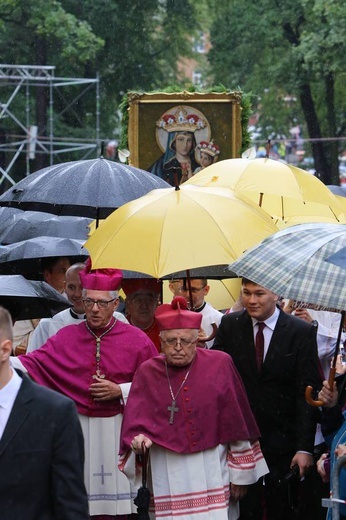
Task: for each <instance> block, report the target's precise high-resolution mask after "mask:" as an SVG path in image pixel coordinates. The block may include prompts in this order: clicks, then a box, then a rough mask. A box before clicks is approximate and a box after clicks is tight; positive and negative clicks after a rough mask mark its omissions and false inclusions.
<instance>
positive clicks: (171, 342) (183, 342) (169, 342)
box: [161, 338, 197, 347]
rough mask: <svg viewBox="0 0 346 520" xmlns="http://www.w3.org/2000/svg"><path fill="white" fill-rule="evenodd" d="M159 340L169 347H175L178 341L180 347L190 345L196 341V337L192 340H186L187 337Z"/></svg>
mask: <svg viewBox="0 0 346 520" xmlns="http://www.w3.org/2000/svg"><path fill="white" fill-rule="evenodd" d="M161 340H162V341H163V343H166V345H168V346H169V347H176V346H177V345H178V343H179V345H180V346H181V347H190V346H191V345H193V344H194V343H196V341H197V338H196V339H193V340H192V341H191V340H187V339H182V338H169V339H163V338H161Z"/></svg>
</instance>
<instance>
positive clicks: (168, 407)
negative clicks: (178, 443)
mask: <svg viewBox="0 0 346 520" xmlns="http://www.w3.org/2000/svg"><path fill="white" fill-rule="evenodd" d="M195 358H196V356H195V357H194V358H193V360H192V363H191V365H190V368H189V370H188V371H187V373H186V375H185V377H184V379H183V380H182V383H181V385H180V386H179V389H178V392H177V393H176V394H175V395H174V393H173V388H172V385H171V381H170V379H169V374H168V366H167V360H166V359H165V367H166V374H167V381H168V386H169V391H170V394H171V397H172V404H171V406H167V410H168V412H171V415H170V417H169V424H173V421H174V414H175V412H179V407H178V406H175V404H176V401H177V397H178V395H179V393H180V390H181V389H182V388H183V385H184V383H185V381H186V379H187V378H188V377H189V374H190V371H191V368H192V365H193V362H194V361H195Z"/></svg>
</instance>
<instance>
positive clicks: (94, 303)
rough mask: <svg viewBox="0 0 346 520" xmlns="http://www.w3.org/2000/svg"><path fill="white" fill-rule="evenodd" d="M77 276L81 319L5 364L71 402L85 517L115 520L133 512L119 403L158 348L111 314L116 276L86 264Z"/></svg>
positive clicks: (119, 277)
mask: <svg viewBox="0 0 346 520" xmlns="http://www.w3.org/2000/svg"><path fill="white" fill-rule="evenodd" d="M79 276H80V279H81V282H82V286H83V303H84V308H85V313H86V321H84V322H82V323H79V324H78V325H69V326H67V327H64V328H62V329H61V330H59V331H58V333H57V334H55V335H54V336H53V337H51V338H49V339H48V341H47V342H46V343H45V345H43V346H42V347H41V348H39V349H38V350H35V351H34V352H31V353H30V354H26V355H24V356H19V357H18V358H12V364H13V366H15V368H21V369H24V370H26V371H27V372H28V374H29V376H30V377H32V378H33V379H34V380H35V381H36V382H38V383H40V384H42V385H44V386H47V387H49V388H52V389H53V390H57V391H58V392H61V393H62V394H65V395H66V396H68V397H70V398H72V399H73V400H74V401H75V403H76V405H77V409H78V412H79V418H80V422H81V425H82V430H83V434H84V442H85V455H86V463H85V485H86V489H87V492H88V498H89V510H90V515H91V517H92V518H94V519H95V520H96V519H97V518H103V516H102V515H108V516H107V520H111V519H115V518H117V519H118V520H120V519H124V518H126V516H124V515H128V514H130V513H131V512H136V507H135V506H134V504H133V497H134V496H135V494H136V490H132V489H131V487H130V486H129V483H128V481H127V479H126V478H125V477H124V475H122V474H121V473H120V472H119V470H118V468H117V465H116V459H117V451H118V439H119V433H120V427H121V421H122V413H123V408H124V401H125V400H126V398H127V394H128V391H129V387H130V386H131V381H132V378H133V375H134V373H135V371H136V370H137V368H138V367H139V366H140V364H141V363H143V361H146V360H148V359H150V358H151V357H153V356H155V355H157V350H156V348H155V346H154V345H153V343H152V342H151V341H150V339H149V338H148V336H146V334H144V333H143V332H142V331H141V330H139V329H138V328H136V327H133V326H131V325H129V324H126V323H123V322H120V321H118V320H117V319H115V318H114V316H113V312H114V310H115V309H116V307H117V304H118V289H119V287H120V285H121V280H122V273H121V271H119V270H117V269H100V270H94V271H92V270H90V262H89V263H88V264H87V266H86V268H85V270H84V271H80V272H79ZM99 515H100V516H99Z"/></svg>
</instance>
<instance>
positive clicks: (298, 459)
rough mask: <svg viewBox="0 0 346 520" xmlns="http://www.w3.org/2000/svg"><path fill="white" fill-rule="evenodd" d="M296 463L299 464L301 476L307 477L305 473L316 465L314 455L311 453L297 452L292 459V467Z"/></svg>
mask: <svg viewBox="0 0 346 520" xmlns="http://www.w3.org/2000/svg"><path fill="white" fill-rule="evenodd" d="M296 464H298V466H299V476H300V478H302V477H305V475H307V473H308V472H309V471H310V470H311V468H312V467H313V466H314V459H313V456H312V455H310V454H309V453H296V454H295V456H294V457H293V459H292V460H291V468H293V466H295V465H296Z"/></svg>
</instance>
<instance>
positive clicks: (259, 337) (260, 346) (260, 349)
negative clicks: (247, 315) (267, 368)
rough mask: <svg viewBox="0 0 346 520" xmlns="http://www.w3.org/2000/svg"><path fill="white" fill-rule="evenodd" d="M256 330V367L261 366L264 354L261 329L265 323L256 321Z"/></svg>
mask: <svg viewBox="0 0 346 520" xmlns="http://www.w3.org/2000/svg"><path fill="white" fill-rule="evenodd" d="M257 325H258V331H257V334H256V338H255V351H256V360H257V366H258V369H260V368H261V367H262V364H263V355H264V335H263V329H264V327H265V326H266V325H265V323H263V322H261V321H258V322H257Z"/></svg>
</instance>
